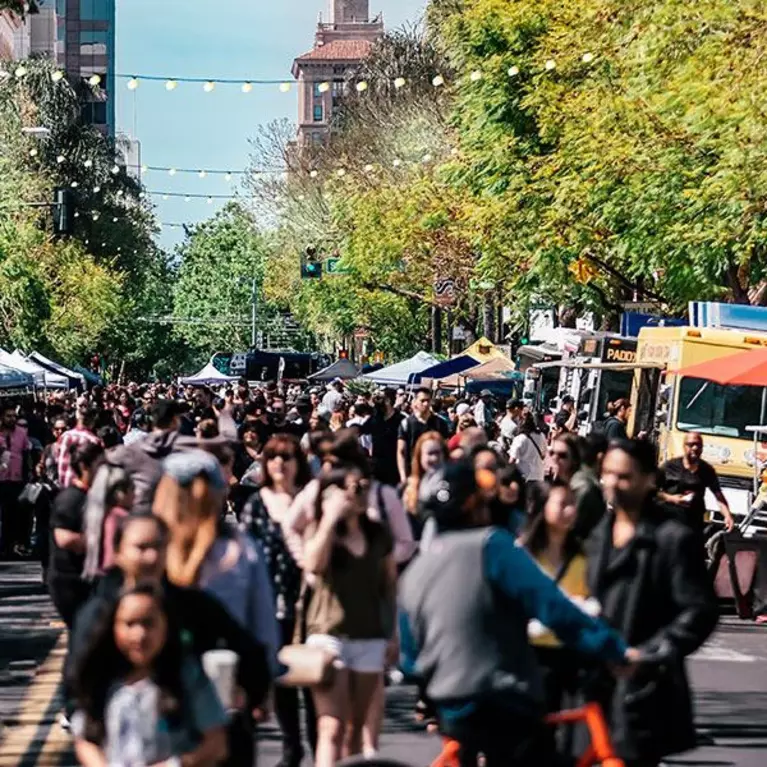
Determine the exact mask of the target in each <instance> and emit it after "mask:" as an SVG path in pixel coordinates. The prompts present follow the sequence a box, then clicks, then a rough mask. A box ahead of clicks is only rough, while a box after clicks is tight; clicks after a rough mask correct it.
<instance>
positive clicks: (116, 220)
mask: <svg viewBox="0 0 767 767" xmlns="http://www.w3.org/2000/svg"><path fill="white" fill-rule="evenodd" d="M118 221H119V219H118V218H117V216H114V217H113V218H112V223H113V224H116V223H117V222H118Z"/></svg>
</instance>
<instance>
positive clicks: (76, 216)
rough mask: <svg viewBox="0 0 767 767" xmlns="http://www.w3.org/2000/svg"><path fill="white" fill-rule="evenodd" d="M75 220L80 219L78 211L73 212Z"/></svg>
mask: <svg viewBox="0 0 767 767" xmlns="http://www.w3.org/2000/svg"><path fill="white" fill-rule="evenodd" d="M75 218H80V211H78V210H76V211H75Z"/></svg>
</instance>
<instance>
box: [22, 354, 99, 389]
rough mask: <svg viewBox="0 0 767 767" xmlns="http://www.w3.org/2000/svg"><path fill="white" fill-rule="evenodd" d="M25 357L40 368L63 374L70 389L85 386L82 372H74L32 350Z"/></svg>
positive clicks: (83, 387)
mask: <svg viewBox="0 0 767 767" xmlns="http://www.w3.org/2000/svg"><path fill="white" fill-rule="evenodd" d="M27 359H30V360H32V362H34V363H35V364H37V365H39V366H40V367H41V368H45V369H46V370H50V371H51V373H58V374H59V375H62V376H65V377H66V378H67V379H68V380H69V387H70V388H71V389H85V388H86V387H85V376H84V375H82V373H75V371H74V370H70V369H69V368H65V367H64V366H63V365H59V363H58V362H54V361H53V360H49V359H48V358H47V357H44V356H43V355H42V354H40V353H39V352H32V354H30V355H29V357H27Z"/></svg>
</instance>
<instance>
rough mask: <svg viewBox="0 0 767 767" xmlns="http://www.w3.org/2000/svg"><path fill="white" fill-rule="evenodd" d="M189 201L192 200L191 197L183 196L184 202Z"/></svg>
mask: <svg viewBox="0 0 767 767" xmlns="http://www.w3.org/2000/svg"><path fill="white" fill-rule="evenodd" d="M191 201H192V198H191V197H184V202H191Z"/></svg>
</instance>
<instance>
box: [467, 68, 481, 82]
mask: <svg viewBox="0 0 767 767" xmlns="http://www.w3.org/2000/svg"><path fill="white" fill-rule="evenodd" d="M481 79H482V72H480V71H479V70H478V69H475V70H474V71H473V72H472V73H471V74H470V75H469V80H471V81H472V82H473V83H476V82H478V81H479V80H481Z"/></svg>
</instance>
